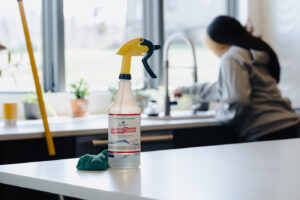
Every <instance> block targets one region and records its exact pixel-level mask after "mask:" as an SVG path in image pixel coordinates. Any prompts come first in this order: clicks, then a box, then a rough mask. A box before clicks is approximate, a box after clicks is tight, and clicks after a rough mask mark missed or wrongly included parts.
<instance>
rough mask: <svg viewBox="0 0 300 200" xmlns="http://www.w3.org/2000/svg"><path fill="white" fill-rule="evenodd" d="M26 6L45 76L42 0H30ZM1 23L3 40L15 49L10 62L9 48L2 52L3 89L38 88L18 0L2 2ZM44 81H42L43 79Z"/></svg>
mask: <svg viewBox="0 0 300 200" xmlns="http://www.w3.org/2000/svg"><path fill="white" fill-rule="evenodd" d="M24 9H25V13H26V18H27V23H28V27H29V31H30V36H31V42H32V45H33V48H34V55H35V60H36V64H37V67H38V71H39V74H40V79H41V78H42V76H41V73H42V71H41V67H42V39H41V38H42V37H41V1H40V0H26V1H25V2H24ZM0 27H1V29H0V43H2V44H3V45H5V46H6V47H7V48H8V50H9V52H11V61H10V63H8V51H1V52H0V69H1V70H2V71H3V73H2V76H1V77H0V91H32V90H34V89H35V86H34V81H33V76H32V73H31V67H30V62H29V58H28V54H27V49H26V42H25V37H24V33H23V26H22V23H21V17H20V13H19V7H18V3H17V1H5V2H3V1H2V3H1V6H0ZM8 66H9V67H8ZM40 81H41V82H42V80H40Z"/></svg>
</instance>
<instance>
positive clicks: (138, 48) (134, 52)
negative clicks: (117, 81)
mask: <svg viewBox="0 0 300 200" xmlns="http://www.w3.org/2000/svg"><path fill="white" fill-rule="evenodd" d="M143 42H144V38H136V39H133V40H130V41H128V42H127V43H126V44H124V45H123V46H122V47H121V48H120V49H119V51H118V52H117V54H118V55H121V56H123V59H122V68H121V74H130V65H131V56H142V55H143V53H146V52H148V50H149V48H148V47H147V46H144V45H140V44H141V43H143Z"/></svg>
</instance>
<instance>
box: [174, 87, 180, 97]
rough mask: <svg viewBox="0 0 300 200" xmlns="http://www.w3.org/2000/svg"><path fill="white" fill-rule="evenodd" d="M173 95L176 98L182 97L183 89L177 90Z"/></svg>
mask: <svg viewBox="0 0 300 200" xmlns="http://www.w3.org/2000/svg"><path fill="white" fill-rule="evenodd" d="M173 94H174V96H175V97H181V96H182V92H181V87H179V88H177V89H176V90H175V91H174V93H173Z"/></svg>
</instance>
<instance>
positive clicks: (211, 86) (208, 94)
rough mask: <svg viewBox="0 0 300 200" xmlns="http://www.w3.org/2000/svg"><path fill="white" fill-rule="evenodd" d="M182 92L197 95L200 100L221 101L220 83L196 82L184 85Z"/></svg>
mask: <svg viewBox="0 0 300 200" xmlns="http://www.w3.org/2000/svg"><path fill="white" fill-rule="evenodd" d="M180 92H181V93H182V94H189V95H192V96H193V97H195V98H196V99H197V100H198V101H219V100H220V92H219V89H218V83H217V82H214V83H209V82H206V83H194V84H193V85H192V86H189V87H182V88H181V89H180Z"/></svg>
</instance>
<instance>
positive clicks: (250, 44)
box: [207, 16, 280, 83]
mask: <svg viewBox="0 0 300 200" xmlns="http://www.w3.org/2000/svg"><path fill="white" fill-rule="evenodd" d="M207 34H208V35H209V37H210V38H211V39H212V40H214V41H215V42H217V43H221V44H228V45H236V46H239V47H242V48H244V49H247V50H250V49H254V50H261V51H266V52H267V53H268V54H269V56H270V61H269V63H268V70H269V72H270V74H271V75H272V76H273V77H274V78H275V79H276V81H277V83H279V79H280V65H279V62H278V58H277V55H276V53H275V52H274V51H273V49H272V48H271V47H270V46H269V45H268V44H267V43H266V42H264V41H262V40H261V39H259V38H257V37H254V36H252V35H251V34H250V33H249V32H248V31H247V30H246V29H245V28H244V27H243V26H242V25H241V24H240V22H239V21H237V20H236V19H234V18H232V17H229V16H218V17H216V18H215V19H214V20H213V21H212V22H211V23H210V24H209V26H208V28H207Z"/></svg>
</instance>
